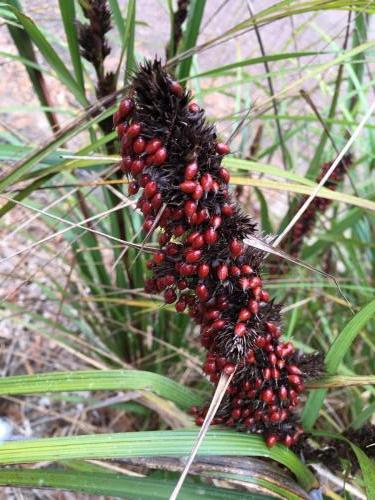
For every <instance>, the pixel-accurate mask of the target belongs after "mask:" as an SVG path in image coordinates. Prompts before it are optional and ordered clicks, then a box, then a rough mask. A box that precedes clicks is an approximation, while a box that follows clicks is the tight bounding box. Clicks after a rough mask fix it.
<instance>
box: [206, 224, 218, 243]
mask: <svg viewBox="0 0 375 500" xmlns="http://www.w3.org/2000/svg"><path fill="white" fill-rule="evenodd" d="M203 237H204V241H205V242H206V243H207V245H213V244H214V243H216V241H217V238H218V235H217V232H216V231H215V229H214V228H213V227H209V228H208V229H206V231H205V232H204V234H203Z"/></svg>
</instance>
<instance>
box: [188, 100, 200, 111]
mask: <svg viewBox="0 0 375 500" xmlns="http://www.w3.org/2000/svg"><path fill="white" fill-rule="evenodd" d="M188 108H189V111H190V113H198V111H200V107H199V106H198V104H197V103H196V102H190V103H189V106H188Z"/></svg>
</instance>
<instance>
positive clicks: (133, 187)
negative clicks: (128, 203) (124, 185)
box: [128, 182, 139, 196]
mask: <svg viewBox="0 0 375 500" xmlns="http://www.w3.org/2000/svg"><path fill="white" fill-rule="evenodd" d="M138 190H139V184H138V182H130V183H129V186H128V193H129V195H130V196H132V195H133V194H136V193H138Z"/></svg>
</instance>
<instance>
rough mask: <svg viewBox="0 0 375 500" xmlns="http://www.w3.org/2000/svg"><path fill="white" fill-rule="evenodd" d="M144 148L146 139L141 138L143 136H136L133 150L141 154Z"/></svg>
mask: <svg viewBox="0 0 375 500" xmlns="http://www.w3.org/2000/svg"><path fill="white" fill-rule="evenodd" d="M145 148H146V141H145V140H144V139H143V137H137V138H136V140H135V141H134V142H133V150H134V152H135V153H137V154H139V155H140V154H142V153H143V151H144V150H145Z"/></svg>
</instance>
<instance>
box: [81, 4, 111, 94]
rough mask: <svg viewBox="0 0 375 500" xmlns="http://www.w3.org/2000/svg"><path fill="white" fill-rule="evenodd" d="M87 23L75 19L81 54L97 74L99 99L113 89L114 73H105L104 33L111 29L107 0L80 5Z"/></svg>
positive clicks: (106, 46)
mask: <svg viewBox="0 0 375 500" xmlns="http://www.w3.org/2000/svg"><path fill="white" fill-rule="evenodd" d="M82 9H83V13H84V15H85V17H86V19H88V21H89V22H88V24H83V23H81V22H79V21H77V32H78V41H79V45H80V48H81V55H82V57H84V58H85V59H86V60H87V61H89V62H90V63H91V64H92V65H93V66H94V68H95V71H96V75H97V80H98V83H97V86H96V95H97V97H98V98H99V99H100V98H101V97H104V96H107V95H109V94H111V93H112V92H114V90H115V74H114V73H113V72H109V73H105V71H104V59H105V58H106V57H107V56H108V55H109V54H110V52H111V48H110V46H109V44H108V41H107V38H106V34H107V33H108V31H110V30H111V29H112V25H111V12H110V10H109V7H108V4H107V0H87V2H85V3H84V5H83V6H82Z"/></svg>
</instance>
